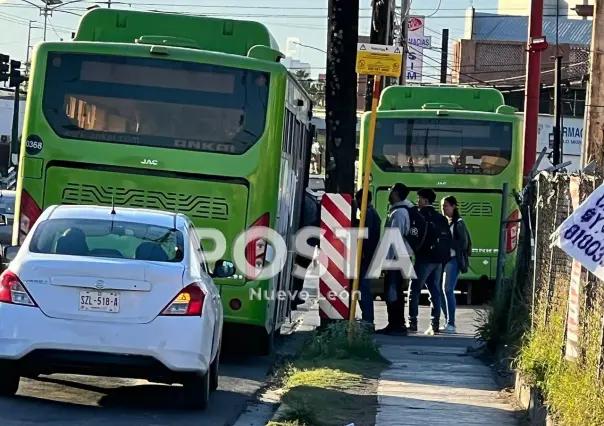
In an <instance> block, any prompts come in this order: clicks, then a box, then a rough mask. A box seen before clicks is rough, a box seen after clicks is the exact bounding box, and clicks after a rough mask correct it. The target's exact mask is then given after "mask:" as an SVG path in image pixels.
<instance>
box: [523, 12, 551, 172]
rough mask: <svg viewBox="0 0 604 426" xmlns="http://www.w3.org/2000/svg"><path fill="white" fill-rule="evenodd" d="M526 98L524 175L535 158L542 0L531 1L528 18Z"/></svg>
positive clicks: (539, 82)
mask: <svg viewBox="0 0 604 426" xmlns="http://www.w3.org/2000/svg"><path fill="white" fill-rule="evenodd" d="M527 47H528V49H527V50H528V53H527V55H528V58H527V70H526V83H525V88H526V95H525V96H526V98H525V102H524V176H528V174H529V173H530V172H531V169H532V168H533V165H534V164H535V160H536V159H537V126H538V121H539V98H540V96H541V52H542V51H543V50H544V49H545V48H547V43H546V42H545V39H544V38H543V0H532V1H531V15H530V18H529V33H528V43H527Z"/></svg>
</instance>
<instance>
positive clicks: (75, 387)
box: [0, 285, 316, 426]
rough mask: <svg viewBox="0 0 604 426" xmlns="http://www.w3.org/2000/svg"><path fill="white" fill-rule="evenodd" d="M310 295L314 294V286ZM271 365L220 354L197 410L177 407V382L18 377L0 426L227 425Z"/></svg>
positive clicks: (1, 405) (3, 404)
mask: <svg viewBox="0 0 604 426" xmlns="http://www.w3.org/2000/svg"><path fill="white" fill-rule="evenodd" d="M312 287H315V286H314V285H313V286H312ZM310 293H311V295H312V296H314V295H316V288H313V289H312V290H310ZM314 302H315V300H314V297H313V298H311V299H310V300H309V301H308V302H307V303H306V304H305V305H303V306H301V307H300V309H299V310H298V311H297V312H295V313H294V315H293V316H292V321H291V322H290V323H289V324H288V325H287V326H284V327H283V329H282V332H284V333H292V332H295V327H294V325H295V324H297V322H298V320H299V318H300V317H301V315H302V314H303V313H304V312H307V311H308V309H310V308H311V307H312V306H313V304H314ZM292 340H295V339H294V338H293V337H292V336H282V337H281V338H280V339H279V341H278V345H279V348H278V352H280V351H282V350H284V348H287V347H288V346H291V345H290V342H291V341H292ZM290 349H291V348H289V349H287V350H290ZM273 363H274V358H269V357H255V356H246V355H238V354H236V353H231V354H228V353H227V354H223V355H222V357H221V364H220V370H219V371H220V379H219V387H218V390H217V391H216V392H214V393H213V394H212V395H211V399H210V406H209V407H208V408H207V409H206V410H204V411H202V412H195V411H190V410H186V409H184V408H183V407H182V405H181V395H182V394H181V391H182V388H181V387H180V386H177V385H173V386H169V385H160V384H155V383H149V382H147V381H143V380H129V379H115V378H107V377H89V376H71V375H58V374H55V375H51V376H40V377H39V378H37V379H35V380H34V379H21V385H20V387H19V391H18V393H17V395H16V396H15V397H13V398H0V425H2V426H29V425H39V424H44V425H45V426H97V425H98V426H101V425H107V424H111V425H112V426H139V425H140V426H143V425H144V426H172V425H175V426H176V425H178V426H188V425H195V426H199V425H210V426H222V425H225V426H230V425H233V424H234V423H235V422H236V421H237V418H238V417H239V416H240V414H241V413H242V412H243V411H244V410H245V408H246V406H247V405H248V403H249V402H251V401H253V400H254V399H255V394H256V393H257V392H258V391H259V390H260V389H261V388H262V386H263V385H264V381H265V379H266V376H267V373H269V371H270V369H271V367H272V365H273ZM0 380H2V378H1V377H0Z"/></svg>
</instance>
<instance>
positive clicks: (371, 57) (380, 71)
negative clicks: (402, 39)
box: [357, 43, 403, 77]
mask: <svg viewBox="0 0 604 426" xmlns="http://www.w3.org/2000/svg"><path fill="white" fill-rule="evenodd" d="M402 65H403V49H402V48H401V47H399V46H384V45H381V44H368V43H359V44H358V45H357V73H358V74H370V75H382V76H386V77H399V76H400V75H401V67H402Z"/></svg>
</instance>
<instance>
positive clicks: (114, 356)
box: [0, 206, 234, 409]
mask: <svg viewBox="0 0 604 426" xmlns="http://www.w3.org/2000/svg"><path fill="white" fill-rule="evenodd" d="M4 256H5V258H7V259H9V260H10V259H11V258H13V259H12V260H11V262H10V264H9V266H8V269H7V270H6V271H4V272H3V273H2V275H1V276H0V395H4V396H10V395H13V394H15V393H16V392H17V389H18V387H19V380H20V377H21V376H25V377H32V376H36V375H38V374H54V373H65V374H83V375H97V376H110V377H124V378H140V379H147V380H149V381H153V382H160V383H168V384H172V383H181V384H182V385H183V388H184V392H183V396H184V403H185V404H186V406H188V407H190V408H198V409H203V408H205V407H206V405H207V404H208V400H209V394H210V391H211V390H215V389H216V388H217V386H218V363H219V356H220V347H221V342H222V325H223V310H222V304H221V300H220V296H219V292H218V289H217V287H216V286H215V285H214V282H213V280H212V276H213V274H215V276H218V277H227V276H231V275H233V273H234V267H233V264H232V263H230V262H228V261H218V262H216V265H215V269H214V272H213V273H212V272H211V271H210V270H209V268H208V265H207V263H206V259H205V257H204V251H203V248H202V247H201V244H200V241H199V239H198V236H197V233H196V232H195V228H194V226H193V224H192V223H191V221H190V220H189V219H188V218H187V217H186V216H185V215H182V214H174V213H168V212H162V211H156V210H140V209H128V208H115V209H113V208H111V207H97V206H52V207H49V208H48V209H46V210H45V211H44V213H43V214H42V215H41V216H40V218H39V219H38V221H37V222H36V224H35V225H34V227H33V228H32V230H31V231H30V233H29V234H28V236H27V238H26V239H25V241H24V243H23V245H22V246H21V247H7V248H6V249H5V253H4Z"/></svg>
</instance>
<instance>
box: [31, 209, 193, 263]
mask: <svg viewBox="0 0 604 426" xmlns="http://www.w3.org/2000/svg"><path fill="white" fill-rule="evenodd" d="M183 241H184V240H183V235H182V233H181V232H180V231H178V230H176V231H175V230H173V229H170V228H164V227H161V226H154V225H147V224H144V223H133V222H120V221H111V220H97V219H49V220H46V221H44V222H42V223H40V225H39V226H38V228H37V229H36V231H35V233H34V235H33V237H32V240H31V244H30V247H29V250H30V251H31V252H34V253H43V254H63V255H71V256H92V257H108V258H112V259H137V260H150V261H156V262H180V261H181V260H182V258H183V254H184V251H183V250H184V243H183Z"/></svg>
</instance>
